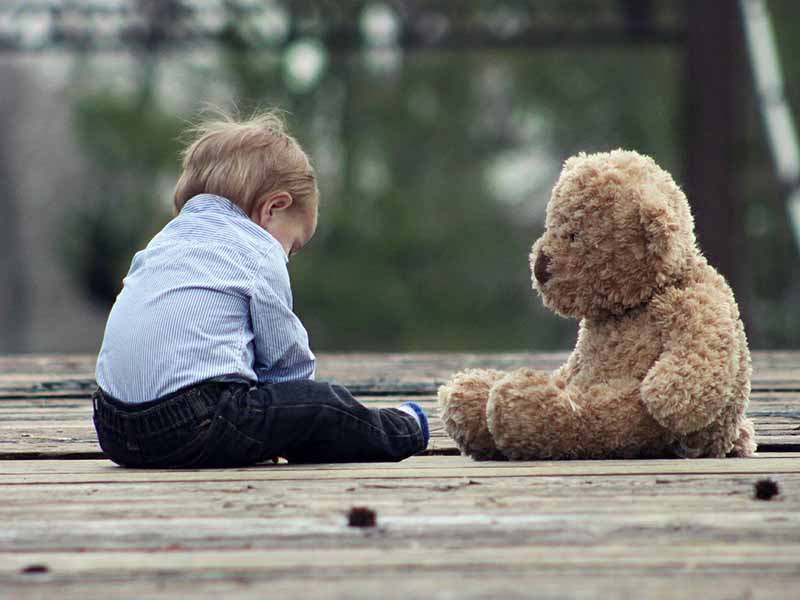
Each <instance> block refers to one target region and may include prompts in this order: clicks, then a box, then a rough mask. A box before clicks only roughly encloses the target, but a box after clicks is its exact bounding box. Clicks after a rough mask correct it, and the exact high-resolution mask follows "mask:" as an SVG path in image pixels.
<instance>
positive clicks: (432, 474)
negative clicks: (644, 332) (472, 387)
mask: <svg viewBox="0 0 800 600" xmlns="http://www.w3.org/2000/svg"><path fill="white" fill-rule="evenodd" d="M778 460H780V461H784V462H787V463H789V464H792V463H798V462H800V461H798V459H797V458H794V457H792V456H785V457H782V458H780V459H753V460H743V461H647V462H653V464H656V463H657V462H661V463H663V462H673V463H676V464H682V465H691V464H698V463H708V464H710V463H712V462H714V463H720V464H730V463H743V464H751V463H753V464H756V463H757V464H764V465H767V464H774V463H775V462H776V461H778ZM91 462H94V461H80V462H78V463H76V464H75V465H74V466H77V467H84V468H85V467H89V466H91V465H89V464H88V463H91ZM610 462H612V463H615V464H616V465H617V466H619V467H628V468H627V469H623V471H630V470H632V471H633V472H635V473H636V474H635V475H629V474H624V473H623V474H619V475H614V476H611V477H608V476H605V475H602V474H596V472H594V471H593V468H594V467H595V466H597V465H600V464H602V463H598V462H591V461H587V462H585V463H582V464H581V465H580V466H581V467H583V469H581V470H583V471H587V474H583V475H575V476H571V477H565V476H563V475H562V474H560V473H555V472H554V473H551V474H550V475H541V476H535V477H526V476H517V477H496V476H486V477H484V476H476V477H468V476H461V477H458V478H452V477H449V474H450V472H451V471H454V470H455V471H458V470H460V469H461V467H463V466H464V465H465V464H474V463H468V462H467V461H466V459H462V458H458V457H425V458H416V459H410V460H409V461H406V463H403V464H398V465H394V464H389V465H323V466H319V467H310V466H303V467H293V466H281V467H278V469H283V470H287V471H295V472H297V473H302V474H303V475H304V476H303V477H302V478H300V479H293V480H259V479H253V478H247V479H245V480H242V481H230V480H228V479H226V478H225V477H224V476H225V475H226V474H227V473H228V471H207V472H204V473H203V474H204V479H203V480H191V481H181V482H174V481H171V480H169V479H161V480H158V481H151V482H150V483H149V484H147V485H143V484H142V483H141V482H140V483H135V482H127V481H124V480H121V481H119V482H117V483H113V484H111V483H108V482H106V483H102V484H91V483H83V484H81V483H70V484H43V485H9V484H8V483H7V481H8V480H7V477H6V475H5V474H2V475H0V494H2V497H3V500H4V501H3V503H1V504H0V523H3V526H2V528H0V556H2V557H3V560H2V561H0V596H2V594H3V592H6V591H7V593H9V594H12V596H9V597H14V598H18V597H29V596H26V594H31V596H30V597H33V590H35V591H37V592H38V593H39V594H40V595H39V597H43V596H47V595H48V593H51V594H54V595H57V596H59V597H64V594H65V593H66V594H67V597H69V595H70V594H72V595H73V597H89V596H91V595H92V594H94V595H97V596H102V595H103V594H104V593H105V594H106V595H109V594H112V595H113V596H114V597H124V596H126V595H127V596H130V597H135V596H139V597H141V596H142V595H148V597H149V594H145V592H146V591H154V592H155V597H180V594H182V593H184V594H185V593H189V592H191V593H190V595H192V596H196V595H198V594H208V595H211V594H212V593H215V592H218V591H220V590H224V591H226V594H227V595H236V596H237V597H238V593H244V594H245V595H246V594H252V595H253V597H257V596H258V594H259V593H261V594H266V595H269V596H274V595H275V594H276V592H277V591H278V590H282V591H283V592H284V593H285V595H287V596H288V597H298V596H303V597H309V596H311V597H332V598H333V597H341V598H352V597H374V594H379V595H380V596H381V597H398V598H399V597H438V596H443V595H444V596H455V595H457V596H458V597H459V598H461V597H465V598H473V597H485V598H495V597H512V598H513V597H548V598H549V597H562V596H568V597H580V596H581V594H585V595H586V597H617V596H618V595H620V594H622V595H627V596H626V597H641V596H642V594H643V593H644V591H645V590H647V593H646V595H647V596H648V597H661V598H672V597H676V595H681V594H683V593H688V592H690V591H691V592H692V593H698V590H705V591H706V595H707V597H708V598H736V597H742V596H737V595H736V594H732V592H733V591H737V590H738V591H737V594H738V593H739V592H741V590H747V589H752V590H756V589H757V590H758V593H757V594H756V593H754V594H750V595H748V596H746V597H748V598H759V597H766V596H762V595H761V592H762V591H763V592H769V597H770V598H793V597H794V596H793V594H794V592H795V591H796V585H797V583H798V581H800V576H799V574H800V510H799V509H800V494H798V493H797V492H798V491H800V472H797V469H795V472H794V473H791V474H782V475H777V476H775V475H773V476H774V477H776V478H777V480H778V481H779V483H780V485H781V487H782V493H781V495H780V496H779V497H777V498H776V499H775V500H773V501H771V502H762V501H757V500H755V499H753V496H752V489H753V483H754V481H755V480H756V479H757V478H759V477H760V476H761V475H760V474H756V473H753V474H745V475H714V474H710V475H702V476H700V475H695V474H678V475H669V474H664V473H657V474H649V475H648V474H643V473H640V472H639V470H638V467H639V465H641V462H642V461H610ZM68 464H69V463H66V462H61V461H57V462H52V463H50V462H48V461H35V463H33V465H41V466H47V467H49V468H51V469H58V470H64V468H65V466H67V465H68ZM546 464H547V465H549V466H553V465H554V463H546ZM426 465H427V466H426ZM539 465H540V463H537V464H533V463H531V464H528V465H527V467H528V468H534V467H537V466H539ZM556 465H557V464H556ZM564 465H566V463H562V464H561V466H564ZM21 466H22V465H21V463H20V462H19V461H14V462H12V463H0V473H5V472H6V468H7V467H8V468H14V469H17V468H19V467H21ZM96 467H102V470H103V471H108V470H114V471H117V472H122V473H132V472H131V471H125V470H123V469H115V468H113V467H103V466H102V465H100V464H97V465H96ZM408 467H413V468H408ZM478 468H479V469H483V470H484V471H485V472H486V473H487V474H489V473H491V472H493V471H495V470H496V469H498V468H506V469H514V467H513V466H509V465H508V464H498V463H485V464H481V465H479V467H478ZM266 470H276V469H275V468H273V467H270V468H268V469H245V470H242V471H243V472H244V473H245V474H248V473H249V474H252V473H254V472H256V471H266ZM356 470H359V471H370V470H371V471H372V472H373V473H374V474H375V475H376V477H375V478H368V479H361V478H359V477H343V478H336V479H320V478H319V475H320V474H323V473H330V472H347V471H350V472H354V471H356ZM382 471H385V472H386V473H389V472H394V473H399V472H403V473H404V475H403V476H402V477H400V478H392V477H388V478H387V477H386V476H385V473H383V472H382ZM588 471H592V473H589V472H588ZM149 474H150V475H158V473H149ZM353 505H365V506H369V507H371V508H373V509H374V510H376V511H377V514H378V527H377V528H375V529H368V530H358V529H353V528H349V527H347V525H346V518H345V513H346V511H347V510H348V509H349V508H350V507H351V506H353ZM32 565H40V566H45V567H46V568H47V572H46V573H42V574H23V573H22V572H21V571H23V570H24V569H25V568H26V567H30V566H32ZM632 581H633V582H637V584H638V586H639V587H638V589H634V588H629V587H628V585H629V584H630V582H632ZM343 582H346V583H347V585H344V584H343ZM731 582H734V583H735V584H736V587H729V586H730V584H731ZM710 583H717V585H714V586H712V585H709V584H710ZM56 586H58V587H56ZM382 586H383V587H386V588H387V589H385V590H384V591H383V592H381V591H380V590H381V587H382ZM653 589H655V590H656V592H655V593H654V594H651V593H650V591H651V590H653ZM112 590H113V592H112ZM505 591H507V592H508V594H506V593H505ZM721 592H725V593H726V594H727V595H722V594H721ZM81 594H84V595H83V596H81ZM227 595H226V596H225V597H228V596H227Z"/></svg>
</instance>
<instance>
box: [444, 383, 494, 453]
mask: <svg viewBox="0 0 800 600" xmlns="http://www.w3.org/2000/svg"><path fill="white" fill-rule="evenodd" d="M504 375H505V373H503V372H501V371H495V370H494V369H467V370H466V371H462V372H461V373H457V374H456V375H454V376H453V378H452V379H451V380H450V381H449V382H448V383H446V384H445V385H443V386H442V387H440V388H439V414H440V416H441V418H442V422H443V423H444V428H445V431H446V432H447V435H449V436H450V437H451V438H453V440H455V442H456V445H457V446H458V448H459V450H461V452H462V454H465V455H468V456H471V457H472V458H474V459H476V460H499V459H502V458H504V457H503V456H502V455H501V454H500V453H499V452H498V451H497V448H496V447H495V445H494V441H493V440H492V435H491V434H490V433H489V430H488V429H487V428H486V403H487V401H488V400H489V389H490V388H491V387H492V385H493V384H494V383H495V382H496V381H498V380H499V379H501V378H502V377H503V376H504Z"/></svg>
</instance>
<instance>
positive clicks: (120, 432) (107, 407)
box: [94, 113, 428, 468]
mask: <svg viewBox="0 0 800 600" xmlns="http://www.w3.org/2000/svg"><path fill="white" fill-rule="evenodd" d="M193 134H194V141H193V142H192V143H191V144H190V145H189V146H188V147H187V148H186V149H185V151H184V153H183V173H182V174H181V176H180V179H179V180H178V183H177V186H176V189H175V197H174V202H175V212H176V217H175V218H174V219H173V220H172V221H171V222H170V223H168V224H167V225H166V227H164V229H162V230H161V231H160V232H159V233H158V234H157V235H156V236H155V237H154V238H153V239H152V240H151V241H150V243H149V244H148V245H147V247H146V248H145V249H144V250H142V251H140V252H138V253H137V254H136V255H135V256H134V258H133V262H132V264H131V268H130V271H129V272H128V275H127V276H126V277H125V279H124V281H123V289H122V291H121V292H120V294H119V296H118V297H117V299H116V302H115V303H114V306H113V308H112V309H111V314H110V315H109V317H108V322H107V324H106V330H105V335H104V337H103V343H102V347H101V349H100V353H99V356H98V360H97V374H96V375H97V383H98V386H99V388H98V390H97V392H95V394H94V423H95V428H96V429H97V436H98V439H99V442H100V446H101V447H102V449H103V451H104V452H105V453H106V455H107V456H108V457H109V458H110V459H111V460H113V461H114V462H116V463H118V464H120V465H123V466H128V467H153V468H158V467H225V466H243V465H249V464H255V463H258V462H261V461H264V460H267V459H270V458H273V457H277V456H282V457H285V458H286V459H287V460H289V461H290V462H306V463H313V462H351V461H396V460H401V459H403V458H406V457H408V456H411V455H413V454H415V453H417V452H420V451H422V450H424V449H425V447H426V446H427V443H428V423H427V417H426V415H425V413H424V412H423V410H422V409H421V408H420V407H419V405H417V404H415V403H413V402H407V403H405V404H402V405H401V406H399V407H398V408H382V409H376V408H372V409H370V408H367V407H365V406H363V405H362V404H360V403H359V402H358V401H356V399H355V398H353V396H352V395H351V394H350V393H349V392H348V391H347V390H346V389H345V388H343V387H341V386H338V385H332V384H329V383H323V382H318V381H314V368H315V359H314V355H313V353H312V352H311V350H310V348H309V342H308V335H307V333H306V330H305V328H304V327H303V324H302V323H301V322H300V320H299V319H298V318H297V316H296V315H295V314H294V312H293V311H292V292H291V288H290V284H289V274H288V271H287V266H286V265H287V263H288V261H289V257H290V256H291V255H293V254H294V253H296V252H297V251H299V250H300V249H301V248H302V247H303V246H304V245H306V244H307V243H308V242H309V240H310V239H311V237H312V236H313V235H314V231H315V230H316V226H317V212H318V202H319V192H318V188H317V181H316V176H315V173H314V169H313V167H312V166H311V163H310V161H309V159H308V157H307V156H306V154H305V152H304V151H303V150H302V148H301V147H300V145H299V144H298V142H297V140H295V139H294V138H293V137H292V136H291V135H290V134H289V132H288V131H287V130H286V127H285V125H284V123H283V121H282V120H281V119H280V118H279V117H278V116H277V115H276V114H274V113H266V114H262V115H258V116H255V117H253V118H251V119H249V120H245V121H237V120H234V119H232V118H229V117H226V116H222V117H220V118H219V119H217V120H212V121H208V122H205V123H202V124H200V125H199V126H197V127H196V128H195V129H194V130H193Z"/></svg>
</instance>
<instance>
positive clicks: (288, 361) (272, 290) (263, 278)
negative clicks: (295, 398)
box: [250, 257, 315, 382]
mask: <svg viewBox="0 0 800 600" xmlns="http://www.w3.org/2000/svg"><path fill="white" fill-rule="evenodd" d="M274 261H275V258H274V257H268V258H267V260H266V261H265V264H264V265H263V266H262V268H261V269H260V272H259V273H258V274H257V275H256V278H255V281H254V285H253V292H252V296H251V298H250V318H251V321H252V324H253V334H254V336H255V339H254V340H253V342H254V346H255V349H254V350H255V363H256V364H255V371H256V375H257V376H258V380H259V381H270V382H278V381H287V380H295V379H313V378H314V369H315V358H314V354H313V353H312V352H311V348H310V347H309V345H308V333H307V332H306V329H305V327H303V324H302V323H301V322H300V319H298V318H297V315H295V314H294V312H293V311H292V290H291V288H290V286H289V274H288V272H287V271H286V266H285V263H284V262H281V263H280V264H277V263H276V262H274Z"/></svg>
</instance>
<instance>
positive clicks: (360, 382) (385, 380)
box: [0, 352, 800, 400]
mask: <svg viewBox="0 0 800 600" xmlns="http://www.w3.org/2000/svg"><path fill="white" fill-rule="evenodd" d="M566 357H567V354H566V353H563V352H561V353H552V354H534V353H507V354H454V353H450V354H441V353H439V354H435V353H427V354H423V353H411V354H321V355H320V356H319V357H318V359H319V360H318V371H317V374H318V377H319V379H324V380H331V381H336V382H338V383H342V384H344V385H347V386H348V387H350V388H351V390H352V391H353V392H354V393H356V394H423V395H427V394H433V393H435V392H436V389H437V388H438V386H439V385H441V384H442V383H444V382H445V381H447V379H448V378H449V377H450V375H452V373H454V372H455V371H459V370H462V369H465V368H472V367H487V368H496V369H502V370H513V369H517V368H521V367H533V368H538V369H547V370H552V369H555V368H556V367H558V366H559V365H561V364H562V363H563V362H564V360H566ZM94 361H95V357H94V356H93V355H74V356H73V355H70V356H21V357H0V400H2V399H8V398H12V399H13V398H23V397H58V396H60V397H82V396H84V395H85V394H87V393H91V391H93V390H94V388H95V381H94ZM753 365H754V374H753V390H754V391H769V390H785V391H800V352H754V353H753Z"/></svg>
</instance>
